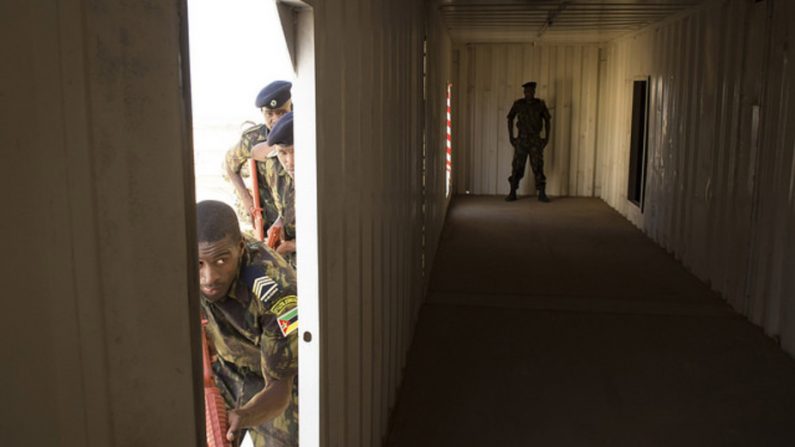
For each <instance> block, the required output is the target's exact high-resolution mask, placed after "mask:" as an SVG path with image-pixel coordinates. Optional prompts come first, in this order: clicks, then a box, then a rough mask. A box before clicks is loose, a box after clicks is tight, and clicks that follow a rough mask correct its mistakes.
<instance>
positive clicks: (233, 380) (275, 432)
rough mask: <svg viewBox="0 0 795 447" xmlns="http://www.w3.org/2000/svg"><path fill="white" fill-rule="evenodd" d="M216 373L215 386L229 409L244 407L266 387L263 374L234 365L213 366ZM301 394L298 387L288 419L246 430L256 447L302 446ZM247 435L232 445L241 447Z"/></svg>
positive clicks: (279, 418) (238, 438)
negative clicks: (299, 407) (300, 433)
mask: <svg viewBox="0 0 795 447" xmlns="http://www.w3.org/2000/svg"><path fill="white" fill-rule="evenodd" d="M213 373H214V374H213V375H214V376H215V384H216V386H218V389H219V391H220V392H221V395H222V396H223V397H224V401H226V407H227V409H230V408H235V407H239V406H241V405H243V404H244V403H246V402H248V401H249V400H250V399H251V398H252V397H254V395H255V394H257V393H258V392H260V391H262V389H263V388H264V387H265V381H264V380H263V379H262V376H260V375H259V374H255V373H252V372H250V371H247V370H244V369H240V368H237V367H236V366H235V365H234V364H231V363H228V362H224V361H222V360H218V361H216V362H215V363H213ZM296 380H297V379H296ZM297 393H298V390H297V386H295V387H294V388H293V399H292V403H291V404H290V406H289V407H288V408H287V410H285V415H286V416H287V417H283V416H280V417H277V418H276V419H274V420H273V421H270V422H267V423H265V424H262V425H259V426H257V427H254V428H248V429H245V430H244V432H248V435H249V437H251V441H252V443H253V444H254V447H297V446H298V406H297V402H298V394H297ZM244 435H245V433H241V434H240V436H238V437H237V438H236V439H235V442H234V443H232V445H233V446H234V447H239V446H240V442H241V441H242V440H243V438H244Z"/></svg>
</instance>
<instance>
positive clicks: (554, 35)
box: [436, 0, 701, 42]
mask: <svg viewBox="0 0 795 447" xmlns="http://www.w3.org/2000/svg"><path fill="white" fill-rule="evenodd" d="M436 3H437V4H438V8H439V10H440V11H441V13H442V15H443V16H444V20H445V23H446V25H447V26H448V27H449V29H450V34H451V36H452V37H453V39H454V40H455V41H458V42H487V41H488V42H505V41H546V42H561V41H577V42H606V41H609V40H612V39H615V38H618V37H620V36H621V35H623V34H626V33H627V32H631V31H633V30H638V29H641V28H643V27H644V26H648V25H650V24H652V23H655V22H658V21H660V20H663V19H665V18H667V17H670V16H672V15H675V14H678V13H680V12H682V11H683V10H686V9H688V8H691V7H693V6H695V5H697V4H699V3H701V0H657V1H637V0H534V1H511V0H440V1H437V2H436Z"/></svg>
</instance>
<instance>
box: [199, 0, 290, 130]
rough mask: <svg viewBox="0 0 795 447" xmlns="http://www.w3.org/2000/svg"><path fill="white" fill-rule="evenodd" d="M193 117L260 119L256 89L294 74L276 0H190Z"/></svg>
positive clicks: (209, 120)
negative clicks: (255, 104) (256, 102)
mask: <svg viewBox="0 0 795 447" xmlns="http://www.w3.org/2000/svg"><path fill="white" fill-rule="evenodd" d="M188 31H189V45H190V64H191V86H192V90H193V114H194V116H193V118H194V121H195V122H197V123H198V124H205V123H210V124H219V123H227V122H229V123H238V122H242V121H245V120H247V119H248V120H257V121H261V115H260V114H259V112H258V110H257V109H256V108H255V107H254V98H256V96H257V93H258V92H259V90H260V89H261V88H262V87H264V86H265V85H266V84H268V83H269V82H271V81H273V80H276V79H286V80H288V81H292V80H293V78H294V74H293V70H292V65H291V63H290V58H289V56H288V54H287V48H286V45H285V42H284V34H283V33H282V29H281V24H280V22H279V18H278V13H277V12H276V4H275V2H274V0H224V1H217V0H189V1H188Z"/></svg>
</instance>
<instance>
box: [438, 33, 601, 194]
mask: <svg viewBox="0 0 795 447" xmlns="http://www.w3.org/2000/svg"><path fill="white" fill-rule="evenodd" d="M457 51H458V54H459V59H458V73H457V76H458V79H460V81H459V83H460V85H459V86H458V87H457V88H455V89H454V95H459V98H458V100H457V103H456V104H457V107H456V110H454V111H453V114H454V115H453V116H454V119H453V122H454V129H453V136H454V141H455V143H454V146H455V148H454V153H453V164H454V168H453V169H454V171H455V176H456V177H455V179H456V182H455V191H456V192H457V193H465V192H466V191H469V192H471V193H472V194H505V193H507V192H508V190H509V186H508V176H509V175H510V173H511V160H512V157H513V147H512V146H511V144H510V143H509V141H508V128H507V124H506V123H507V120H506V116H507V114H508V111H509V110H510V108H511V105H512V104H513V101H514V100H516V99H517V98H520V97H522V95H523V93H522V84H523V83H525V82H526V81H530V80H535V81H536V82H538V89H537V92H536V96H537V97H539V98H541V99H543V100H544V101H545V102H546V103H547V107H548V108H549V111H550V113H551V114H552V138H551V139H550V143H549V145H548V146H547V148H546V149H545V151H544V157H545V163H544V172H545V174H546V176H547V185H548V186H547V191H548V192H549V193H551V194H554V195H575V196H591V195H593V188H594V162H595V142H596V132H597V129H596V120H597V93H598V92H597V90H598V73H599V70H598V66H599V47H598V46H595V45H552V44H549V45H546V44H545V45H534V44H469V45H465V46H460V47H457ZM532 178H533V176H532V171H531V170H530V167H529V166H528V167H527V174H526V176H525V179H524V180H523V181H522V183H521V186H520V193H522V194H527V193H530V192H532V193H534V190H535V188H534V187H533V180H532Z"/></svg>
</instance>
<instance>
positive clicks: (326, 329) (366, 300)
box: [299, 0, 449, 447]
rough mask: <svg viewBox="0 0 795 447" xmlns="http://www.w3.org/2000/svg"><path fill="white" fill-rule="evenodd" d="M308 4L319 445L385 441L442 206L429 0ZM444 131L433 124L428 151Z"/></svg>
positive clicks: (350, 445)
mask: <svg viewBox="0 0 795 447" xmlns="http://www.w3.org/2000/svg"><path fill="white" fill-rule="evenodd" d="M310 3H312V4H313V6H314V14H315V16H314V23H315V43H316V46H315V53H314V54H315V62H316V79H317V81H316V82H317V85H316V95H317V96H316V100H317V103H316V107H317V159H318V167H317V169H318V171H317V191H318V239H319V241H320V242H319V250H320V252H319V266H320V270H319V282H320V289H319V293H320V318H319V321H320V334H319V335H320V337H319V342H320V345H321V347H322V348H321V358H320V365H321V366H320V374H321V378H320V380H321V382H320V398H321V408H320V423H321V428H320V430H321V432H320V442H321V445H325V446H345V447H355V446H378V445H381V441H382V438H383V435H384V434H385V432H386V429H387V423H388V418H389V412H390V409H391V407H392V406H393V405H394V403H395V397H396V391H397V389H398V386H399V382H400V379H401V376H402V371H403V366H404V362H405V357H406V352H407V350H408V347H409V344H410V342H411V337H412V334H413V329H414V322H415V319H416V315H417V311H418V309H419V305H420V303H421V299H422V296H423V290H424V276H423V269H422V262H421V259H422V255H423V245H422V228H423V223H424V226H425V228H426V244H425V247H426V250H427V251H426V253H425V256H426V258H428V259H430V258H431V257H432V252H433V251H434V249H435V246H436V241H435V239H437V238H438V231H439V230H440V228H441V225H442V220H443V219H444V209H445V206H446V201H445V200H444V183H443V177H442V181H440V180H439V176H438V173H437V171H440V170H442V169H443V167H444V158H443V156H444V152H443V151H442V150H441V148H440V150H439V151H432V150H427V151H426V157H425V162H426V168H427V172H428V175H427V181H426V183H425V185H426V188H427V189H426V193H425V199H426V202H425V213H424V214H423V207H422V206H423V189H422V186H423V184H422V161H423V156H422V141H423V133H422V129H423V120H432V117H431V116H425V114H424V107H423V100H422V85H423V84H422V55H423V38H424V33H425V21H424V19H423V16H424V14H423V3H422V2H421V1H419V0H416V1H411V2H406V1H400V0H390V1H381V2H371V1H368V0H348V1H342V0H334V1H331V0H330V1H322V2H320V1H318V2H310ZM429 47H430V48H437V47H438V45H437V44H436V43H435V42H433V43H431V44H430V45H429ZM299 51H300V50H299ZM448 54H449V52H448ZM448 57H449V55H448ZM437 66H438V65H437ZM434 76H435V75H434ZM428 87H429V91H431V89H432V87H433V86H432V85H431V83H429V85H428ZM439 93H440V94H441V95H443V90H440V92H439ZM441 98H442V100H443V99H444V96H441ZM440 110H442V113H443V109H440ZM443 117H444V115H443V114H442V115H440V116H439V119H440V120H443V119H444V118H443ZM437 138H438V137H437V136H435V132H429V134H428V145H429V147H430V145H432V144H435V143H434V141H435V139H437ZM442 172H443V171H442ZM442 175H443V174H442ZM299 219H300V216H299ZM424 219H427V220H425V221H424ZM299 222H300V220H299ZM299 267H300V266H299ZM299 281H300V268H299Z"/></svg>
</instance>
